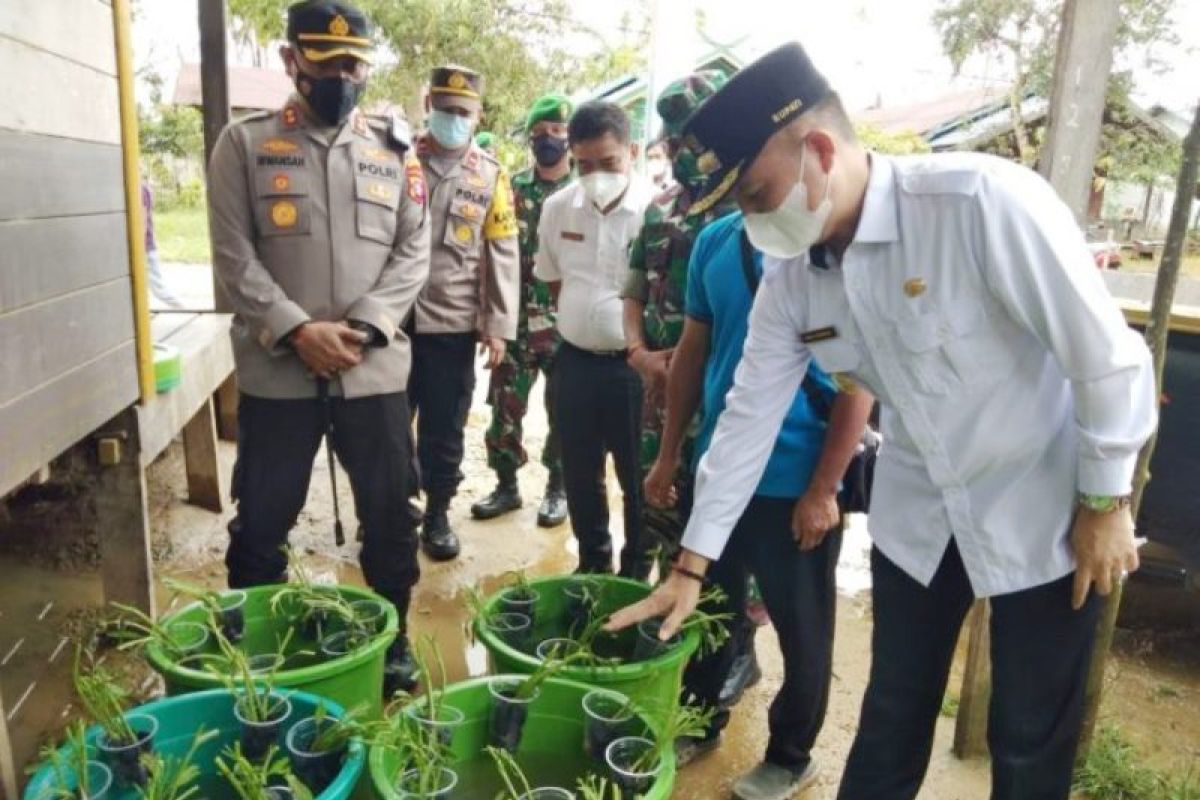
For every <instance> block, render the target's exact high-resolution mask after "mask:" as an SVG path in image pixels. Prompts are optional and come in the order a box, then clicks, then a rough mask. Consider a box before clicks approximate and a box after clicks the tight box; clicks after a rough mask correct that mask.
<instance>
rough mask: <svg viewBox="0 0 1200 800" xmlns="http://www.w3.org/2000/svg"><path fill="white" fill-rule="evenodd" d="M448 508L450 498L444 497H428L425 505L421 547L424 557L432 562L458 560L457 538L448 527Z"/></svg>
mask: <svg viewBox="0 0 1200 800" xmlns="http://www.w3.org/2000/svg"><path fill="white" fill-rule="evenodd" d="M449 508H450V498H449V497H448V496H444V495H430V496H429V499H428V500H427V501H426V503H425V520H424V522H423V523H422V525H421V547H422V548H423V549H424V550H425V555H427V556H429V557H430V558H432V559H433V560H434V561H452V560H454V559H456V558H458V553H459V550H460V547H459V544H458V536H457V535H456V534H455V533H454V529H453V528H451V527H450V520H449V519H448V518H447V517H446V512H447V510H448V509H449Z"/></svg>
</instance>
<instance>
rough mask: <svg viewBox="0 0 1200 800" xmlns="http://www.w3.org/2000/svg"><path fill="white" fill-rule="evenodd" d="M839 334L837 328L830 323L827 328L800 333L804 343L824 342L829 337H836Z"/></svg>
mask: <svg viewBox="0 0 1200 800" xmlns="http://www.w3.org/2000/svg"><path fill="white" fill-rule="evenodd" d="M837 335H838V332H837V328H835V327H833V326H832V325H830V326H829V327H826V328H817V329H815V330H811V331H804V332H803V333H801V334H800V341H801V342H803V343H804V344H812V343H813V342H824V341H827V340H829V339H836V338H837Z"/></svg>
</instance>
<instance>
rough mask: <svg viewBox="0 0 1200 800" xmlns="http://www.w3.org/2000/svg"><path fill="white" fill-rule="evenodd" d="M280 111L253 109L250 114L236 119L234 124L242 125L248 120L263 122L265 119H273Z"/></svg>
mask: <svg viewBox="0 0 1200 800" xmlns="http://www.w3.org/2000/svg"><path fill="white" fill-rule="evenodd" d="M278 113H279V112H278V111H251V112H250V113H249V114H246V115H244V116H241V117H238V118H237V119H235V120H234V121H233V124H235V125H241V124H242V123H246V122H262V121H264V120H268V119H271V118H272V117H274V116H275V115H276V114H278Z"/></svg>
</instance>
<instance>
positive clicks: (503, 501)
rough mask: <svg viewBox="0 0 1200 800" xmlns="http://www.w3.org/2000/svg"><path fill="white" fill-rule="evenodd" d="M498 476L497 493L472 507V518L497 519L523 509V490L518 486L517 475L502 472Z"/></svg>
mask: <svg viewBox="0 0 1200 800" xmlns="http://www.w3.org/2000/svg"><path fill="white" fill-rule="evenodd" d="M498 475H499V481H498V482H497V483H496V489H495V491H493V492H492V493H491V494H489V495H488V496H487V497H485V498H483V499H482V500H480V501H479V502H478V503H475V504H474V505H472V506H471V516H472V517H474V518H475V519H495V518H496V517H499V516H501V515H503V514H507V513H508V512H510V511H516V510H517V509H518V508H520V507H521V490H520V488H519V487H518V486H517V476H516V474H515V473H511V472H501V473H498Z"/></svg>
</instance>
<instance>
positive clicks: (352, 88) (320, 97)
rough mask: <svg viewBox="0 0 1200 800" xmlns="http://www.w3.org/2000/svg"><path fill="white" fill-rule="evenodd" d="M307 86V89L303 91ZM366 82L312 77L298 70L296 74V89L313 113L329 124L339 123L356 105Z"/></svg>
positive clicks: (344, 119)
mask: <svg viewBox="0 0 1200 800" xmlns="http://www.w3.org/2000/svg"><path fill="white" fill-rule="evenodd" d="M306 87H307V89H308V91H307V92H306V91H305V88H306ZM364 88H366V82H363V83H355V82H354V81H352V80H350V79H348V78H343V77H341V76H338V77H330V78H314V77H312V76H311V75H306V74H304V73H303V72H300V73H298V74H297V75H296V89H297V90H298V91H299V92H300V94H301V96H303V97H304V99H305V100H307V101H308V105H309V106H310V107H311V108H312V110H313V113H315V114H316V115H317V116H318V117H320V118H321V119H322V120H324V121H325V122H327V123H329V124H330V125H341V124H342V123H343V122H345V121H346V117H348V116H350V112H351V111H353V110H354V107H355V106H357V105H358V98H359V97H361V96H362V93H363V89H364Z"/></svg>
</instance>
